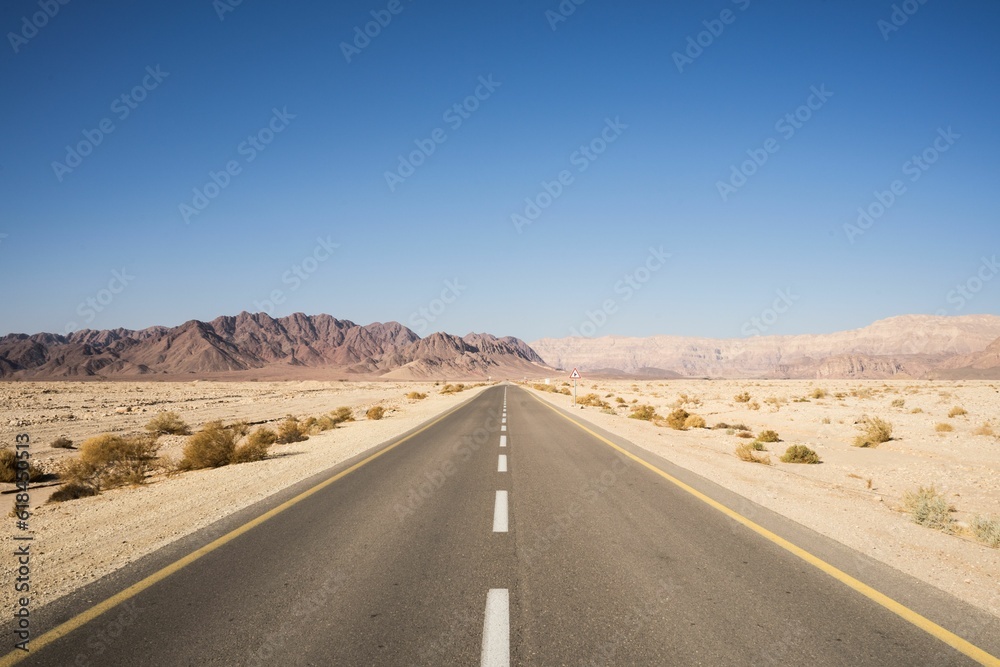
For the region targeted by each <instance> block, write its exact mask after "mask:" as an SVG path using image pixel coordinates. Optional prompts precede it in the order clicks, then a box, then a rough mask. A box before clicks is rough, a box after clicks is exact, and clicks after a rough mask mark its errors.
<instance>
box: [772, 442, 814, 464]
mask: <svg viewBox="0 0 1000 667" xmlns="http://www.w3.org/2000/svg"><path fill="white" fill-rule="evenodd" d="M781 460H782V461H783V462H785V463H819V462H820V459H819V454H817V453H816V452H814V451H813V450H811V449H809V448H808V447H806V446H805V445H792V446H791V447H789V448H788V449H786V450H785V453H784V454H782V455H781Z"/></svg>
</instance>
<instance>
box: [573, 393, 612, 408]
mask: <svg viewBox="0 0 1000 667" xmlns="http://www.w3.org/2000/svg"><path fill="white" fill-rule="evenodd" d="M576 402H577V404H578V405H590V406H593V407H595V408H610V407H611V406H610V405H608V404H607V403H606V402H604V401H602V400H601V397H600V396H598V395H597V394H587V395H586V396H582V397H580V398H578V399H576Z"/></svg>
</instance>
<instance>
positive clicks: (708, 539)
mask: <svg viewBox="0 0 1000 667" xmlns="http://www.w3.org/2000/svg"><path fill="white" fill-rule="evenodd" d="M637 454H638V455H639V456H641V459H642V460H639V458H637ZM644 461H647V462H649V463H644ZM264 465H266V464H264ZM666 466H667V464H665V462H662V461H659V460H658V459H656V458H655V457H653V456H652V455H649V454H648V453H643V452H641V451H640V450H636V449H634V448H632V447H630V446H629V445H628V444H627V443H621V442H615V441H614V440H612V439H610V438H609V437H608V436H606V435H604V434H601V433H598V432H595V431H593V430H592V429H584V428H581V427H580V426H578V425H576V424H574V423H573V422H572V421H571V420H570V419H569V418H568V417H567V416H566V414H564V413H561V412H560V411H557V410H555V409H553V408H551V407H549V406H548V405H547V404H545V403H543V402H542V401H540V400H539V399H537V398H535V397H534V396H532V395H531V394H530V393H528V392H527V391H524V390H522V389H519V388H517V387H514V386H508V385H501V386H497V387H492V388H489V389H487V390H485V391H483V392H482V393H480V394H479V395H478V396H476V397H474V398H472V399H471V400H469V401H468V402H466V403H465V404H463V405H461V406H460V407H459V408H457V409H455V410H454V411H452V412H450V413H448V414H446V415H444V416H443V417H441V418H439V419H437V420H435V421H433V422H431V423H429V424H427V425H425V426H424V427H422V428H421V429H419V430H417V431H415V432H413V433H411V434H409V435H408V436H405V437H404V438H401V439H397V440H394V441H390V442H389V443H386V444H385V445H384V446H383V447H381V448H380V449H379V450H377V451H375V452H372V453H371V454H370V455H369V456H367V457H365V458H363V459H362V460H360V461H355V462H351V463H349V464H345V465H344V466H341V467H340V468H338V469H335V470H334V471H331V474H330V479H328V480H327V481H325V482H324V483H323V484H322V485H321V486H319V487H314V488H313V489H311V490H310V491H308V492H307V493H306V494H303V495H302V496H298V497H296V498H293V499H292V500H290V501H288V502H286V503H284V504H282V505H280V506H278V507H276V508H273V509H272V510H271V514H270V515H268V518H267V519H266V520H264V521H258V522H257V523H256V524H254V525H252V526H249V527H242V528H239V529H237V530H236V531H235V532H234V533H229V534H227V535H226V536H224V537H223V538H221V539H218V540H215V541H209V540H211V539H214V536H211V535H206V537H205V542H206V544H198V545H197V546H200V547H202V548H203V551H202V552H197V553H196V554H195V555H196V556H197V557H194V558H191V557H189V558H188V559H187V560H186V561H182V562H180V563H176V562H171V563H164V564H163V567H162V569H158V570H157V572H156V573H155V574H153V575H152V577H149V576H148V575H149V572H141V573H140V572H139V571H138V570H137V571H136V574H135V577H134V579H133V580H129V579H128V574H127V573H126V574H125V575H121V576H119V577H118V578H116V579H114V580H113V581H109V582H104V583H103V584H102V586H97V587H94V589H93V590H94V591H102V592H112V591H111V587H112V586H113V587H114V590H115V591H124V593H119V595H118V597H116V598H114V599H112V600H110V601H107V600H106V599H105V598H106V597H107V596H103V597H94V598H93V599H90V600H86V599H84V598H82V597H81V598H79V599H77V600H76V601H75V602H74V603H73V605H72V607H71V608H70V607H67V606H66V604H65V603H63V604H62V606H60V605H58V604H57V605H50V607H51V611H47V610H46V609H42V610H39V611H38V612H37V614H36V618H35V622H36V626H35V627H36V629H41V630H42V632H43V633H45V632H46V631H51V632H48V633H47V634H42V635H41V636H36V637H35V640H34V642H33V650H32V651H31V653H30V654H28V655H26V656H25V655H23V654H20V653H14V654H11V655H8V657H7V658H5V659H3V660H0V665H3V664H13V663H14V662H15V661H16V660H18V659H23V660H24V662H23V664H26V665H102V666H103V665H254V664H259V665H476V664H488V665H505V664H515V665H718V664H726V665H729V664H741V665H742V664H747V665H750V664H773V665H778V664H795V665H803V664H810V665H965V664H976V663H977V662H979V663H983V664H997V663H996V662H995V658H992V657H991V656H990V655H989V654H988V653H987V652H986V649H987V648H990V650H993V651H994V652H995V651H996V644H997V643H998V642H1000V639H998V635H997V634H996V633H997V628H998V625H997V623H996V619H994V618H992V617H988V616H985V615H983V614H981V613H978V612H975V611H974V610H971V609H970V608H968V607H966V606H964V605H962V604H961V603H958V602H957V601H954V600H952V599H950V598H949V599H947V600H944V602H942V606H941V614H940V615H941V618H942V619H953V618H962V619H965V620H963V621H961V623H962V624H963V627H949V628H947V629H945V628H944V627H941V626H938V625H935V624H934V623H931V622H930V621H928V623H930V626H928V627H919V625H920V624H919V623H915V621H914V619H913V618H908V617H907V614H906V613H905V612H901V611H900V610H899V609H893V608H892V605H888V606H887V605H886V604H885V603H884V602H879V601H878V600H876V599H873V597H872V596H871V595H868V594H866V593H864V592H863V591H862V592H859V590H858V589H857V588H856V587H855V588H852V587H851V585H849V583H850V580H851V578H850V577H848V576H847V575H844V576H843V577H841V576H839V575H836V574H831V571H825V570H824V569H823V568H822V567H821V566H819V565H817V563H815V562H812V561H810V560H809V558H808V557H807V556H808V555H809V554H811V552H808V551H806V552H805V553H806V554H807V556H803V555H802V554H799V553H796V552H795V551H794V549H792V548H790V547H789V546H788V545H786V544H782V543H781V542H780V539H779V540H774V539H771V538H769V537H768V536H767V535H766V534H765V533H767V532H768V531H767V530H765V529H763V528H760V527H759V526H757V527H758V528H760V530H756V529H755V528H754V527H753V526H756V524H753V525H752V526H750V525H748V524H747V523H746V522H741V521H740V520H739V519H736V518H734V516H733V515H732V514H727V513H726V512H725V511H722V510H720V508H719V507H714V506H713V505H712V504H711V502H707V501H706V499H704V498H701V497H699V496H698V495H697V493H692V491H691V490H690V489H688V488H685V486H684V484H683V483H679V482H678V481H677V480H676V479H675V478H673V477H672V476H671V475H670V474H667V473H663V469H664V468H665V467H666ZM658 471H659V472H658ZM689 478H693V476H690V477H689ZM695 483H697V484H698V485H699V489H701V491H703V492H705V493H709V494H714V493H716V491H715V490H713V489H712V485H710V484H708V483H704V484H702V482H695ZM723 500H726V498H723ZM723 504H724V503H723ZM730 504H731V503H730ZM751 523H752V522H751ZM785 523H787V524H788V526H789V527H788V535H790V536H792V538H794V539H796V540H797V539H798V536H799V535H800V533H798V532H796V530H797V529H796V528H795V527H794V526H793V525H791V524H790V522H785ZM776 525H778V526H779V527H780V526H784V525H785V524H784V523H780V522H779V523H778V524H776ZM771 529H772V530H774V529H775V528H774V526H771ZM790 539H791V538H790ZM809 539H812V540H819V541H821V540H822V538H819V537H811V538H809ZM816 544H819V545H820V546H822V548H824V549H827V550H829V551H830V553H837V552H838V550H840V551H846V550H844V549H843V547H839V546H838V545H832V544H826V543H822V544H820V542H816ZM806 546H810V545H806ZM791 547H795V548H801V545H796V544H791ZM813 558H815V557H813ZM816 560H819V559H816ZM819 562H823V563H825V561H819ZM831 567H832V566H831ZM832 571H834V572H840V570H837V569H836V568H833V569H832ZM873 572H874V573H875V574H876V575H877V574H878V570H877V569H876V570H873ZM841 574H843V573H841ZM845 582H847V583H845ZM866 583H867V584H869V585H875V584H874V582H873V581H868V582H866ZM906 585H907V587H908V588H907V590H909V591H911V592H912V594H913V595H914V596H916V597H918V598H919V597H920V596H921V595H922V594H923V593H926V595H927V596H930V598H933V599H935V600H940V599H941V598H942V594H940V593H939V592H936V591H931V590H930V589H927V587H922V585H921V584H918V583H916V582H907V584H906ZM876 592H877V591H876ZM891 602H895V603H896V604H899V605H900V606H901V607H902V608H903V609H905V610H907V611H910V613H911V614H913V616H915V617H917V618H924V616H920V615H918V614H916V612H912V611H911V610H909V608H908V607H906V606H905V605H902V604H901V603H899V602H896V601H895V600H891ZM95 605H96V606H95ZM101 605H103V606H101ZM98 612H103V613H98ZM925 613H926V612H925ZM115 619H118V622H117V623H114V624H113V625H112V624H111V623H110V622H111V621H114V620H115ZM122 619H124V620H122ZM925 620H926V619H925ZM956 623H958V621H956ZM58 624H62V625H60V626H59V627H56V626H57V625H58ZM40 626H46V627H40ZM109 627H113V629H114V631H113V632H109V631H108V628H109ZM53 628H55V630H53ZM934 628H939V629H940V630H941V632H939V631H937V630H935V629H934ZM112 635H114V636H112ZM962 636H964V637H965V638H966V639H971V640H974V641H972V642H968V643H962V642H964V641H965V640H964V639H962ZM952 637H953V638H954V639H957V640H958V641H957V642H956V641H949V640H950V639H951V638H952ZM984 644H985V645H986V646H983V645H984ZM976 651H979V652H980V653H976ZM991 661H993V662H991Z"/></svg>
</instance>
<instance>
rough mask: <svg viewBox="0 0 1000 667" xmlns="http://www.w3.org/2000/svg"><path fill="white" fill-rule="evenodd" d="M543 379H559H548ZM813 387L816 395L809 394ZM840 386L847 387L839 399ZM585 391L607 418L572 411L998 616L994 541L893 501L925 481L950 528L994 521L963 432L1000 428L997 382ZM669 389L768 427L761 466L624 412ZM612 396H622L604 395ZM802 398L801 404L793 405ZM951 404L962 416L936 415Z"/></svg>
mask: <svg viewBox="0 0 1000 667" xmlns="http://www.w3.org/2000/svg"><path fill="white" fill-rule="evenodd" d="M553 384H554V385H556V386H557V387H558V388H562V386H563V385H562V380H561V379H560V380H559V381H557V382H553ZM817 388H822V389H825V390H826V391H827V392H829V396H828V397H826V398H822V399H815V398H812V397H811V394H812V392H813V391H814V390H815V389H817ZM743 391H747V392H749V393H750V394H751V396H752V397H753V398H752V401H751V403H752V402H753V401H757V402H758V403H759V404H760V405H761V407H760V409H759V410H752V409H750V408H749V407H748V404H746V403H738V402H736V401H735V400H734V396H735V395H736V394H738V393H741V392H743ZM852 391H853V392H854V393H855V394H857V395H855V396H852V395H851V392H852ZM535 393H536V394H537V395H538V396H540V397H541V398H543V399H546V400H548V401H550V402H552V403H553V404H555V405H558V406H560V407H564V408H569V407H571V403H572V398H571V397H570V396H565V395H561V394H553V393H550V392H542V391H536V392H535ZM588 393H596V394H598V396H599V397H601V399H602V400H604V401H606V402H608V403H610V404H611V405H616V406H618V407H617V408H616V409H615V412H616V414H614V415H612V414H605V413H603V412H601V410H600V409H598V408H595V407H587V408H582V409H580V408H576V409H574V412H575V413H576V414H577V415H579V416H581V417H582V418H584V419H586V420H588V421H590V422H592V423H594V424H596V425H597V426H599V427H601V428H603V429H605V430H607V431H610V432H612V433H616V434H618V435H620V436H622V437H624V438H626V439H628V440H629V441H631V442H633V443H635V444H636V445H639V446H640V447H644V448H646V449H648V450H650V451H652V452H655V453H656V454H658V455H660V456H662V457H663V458H665V459H667V460H668V461H671V462H673V463H676V464H677V465H679V466H681V467H683V468H686V469H688V470H691V471H692V472H695V473H697V474H699V475H701V476H703V477H706V478H708V479H710V480H712V481H713V482H716V483H718V484H720V485H722V486H724V487H726V488H728V489H730V490H732V491H735V492H736V493H738V494H740V495H742V496H743V497H745V498H748V499H749V500H752V501H753V502H755V503H758V504H760V505H763V506H764V507H767V508H769V509H771V510H774V511H776V512H779V513H780V514H782V515H784V516H786V517H788V518H790V519H793V520H795V521H797V522H798V523H800V524H802V525H805V526H807V527H809V528H811V529H813V530H815V531H817V532H819V533H822V534H823V535H826V536H828V537H831V538H833V539H835V540H837V541H839V542H841V543H843V544H846V545H847V546H849V547H851V548H853V549H855V550H856V551H859V552H861V553H864V554H867V555H868V556H871V557H872V558H875V559H877V560H880V561H882V562H883V563H886V564H888V565H891V566H892V567H894V568H896V569H898V570H900V571H902V572H905V573H907V574H909V575H911V576H914V577H916V578H918V579H920V580H922V581H925V582H927V583H929V584H932V585H934V586H936V587H938V588H940V589H942V590H944V591H947V592H948V593H951V594H952V595H954V596H956V597H958V598H960V599H962V600H965V601H966V602H969V603H971V604H973V605H975V606H977V607H979V608H981V609H985V610H986V611H988V612H990V613H992V614H994V615H998V616H1000V549H994V548H990V547H987V546H985V545H984V544H982V543H979V542H976V541H974V540H973V539H972V538H971V537H963V536H960V535H948V534H945V533H942V532H939V531H935V530H931V529H929V528H925V527H923V526H919V525H917V524H915V523H913V522H912V521H911V520H910V518H909V516H908V515H907V514H906V513H905V512H904V511H903V508H902V504H903V503H902V498H903V494H904V493H906V492H907V491H913V490H916V489H917V487H918V486H929V485H934V486H935V487H936V488H937V489H938V490H939V491H941V492H943V493H944V494H945V497H946V498H947V499H948V502H949V503H951V504H952V505H953V506H954V507H955V508H956V512H955V513H954V514H953V516H954V517H955V518H956V520H957V521H959V524H960V525H963V524H965V523H967V522H968V521H969V520H970V519H971V518H972V517H973V516H974V515H976V514H980V515H993V516H995V517H996V518H998V519H1000V440H998V439H997V438H996V437H990V436H982V435H974V434H973V431H974V430H975V429H976V428H977V427H978V426H980V425H982V424H983V423H984V422H986V421H989V422H991V423H992V425H993V429H994V430H995V431H996V432H997V433H1000V419H998V417H1000V400H998V399H1000V397H998V395H997V393H998V389H997V383H990V382H968V381H967V382H921V381H887V382H882V381H846V380H815V381H798V380H786V381H781V380H775V381H742V382H741V381H721V380H719V381H707V380H670V381H643V380H640V381H638V382H632V381H618V380H615V381H602V380H595V381H590V380H586V379H585V380H584V381H582V382H581V383H580V387H579V389H578V396H583V395H585V394H588ZM837 393H840V394H844V396H843V398H837V397H836V396H835V394H837ZM608 394H611V396H608ZM682 394H686V395H687V396H688V397H689V398H690V399H697V401H700V403H696V402H689V403H687V404H686V405H685V409H686V410H687V411H688V412H691V413H694V414H698V415H701V416H703V417H704V418H705V420H706V421H707V423H708V426H713V425H715V424H717V423H719V422H726V423H729V424H738V423H743V424H745V425H746V426H748V427H750V428H751V429H752V430H753V432H754V433H755V434H757V433H759V432H760V431H761V430H764V429H772V430H775V431H777V432H778V434H779V435H780V437H781V439H782V442H780V443H773V444H768V445H766V446H767V448H768V450H769V455H770V457H771V461H772V463H773V464H774V465H771V466H764V465H758V464H753V463H747V462H744V461H741V460H739V459H737V458H736V456H735V455H734V451H733V450H734V449H735V447H736V445H737V444H738V443H740V442H747V441H748V440H743V439H740V438H737V437H736V436H735V435H727V432H726V431H725V430H707V429H691V430H688V431H675V430H672V429H669V428H662V427H657V426H655V425H653V424H651V423H649V422H645V421H640V420H635V419H628V418H626V415H627V414H628V413H629V411H630V409H629V408H630V406H631V405H633V403H632V401H633V400H636V401H637V404H650V405H653V406H654V407H655V408H656V411H657V413H658V414H660V415H662V416H666V415H667V414H669V412H670V411H671V410H673V409H674V407H675V402H676V401H678V399H680V398H681V395H682ZM617 396H621V397H622V398H623V399H624V400H625V401H626V403H625V404H624V405H621V404H618V403H617V402H616V400H615V398H616V397H617ZM805 397H809V402H795V399H802V398H805ZM766 399H785V400H786V401H787V402H781V401H780V400H779V401H778V403H779V404H778V405H777V409H775V405H774V404H773V403H770V404H769V403H765V400H766ZM898 399H903V400H904V405H903V407H893V404H892V403H893V401H895V400H898ZM956 405H960V406H962V407H963V408H965V409H966V410H967V411H968V413H969V414H968V415H967V416H963V417H956V418H949V417H948V413H949V411H950V410H951V408H952V407H954V406H956ZM918 407H919V408H920V409H921V410H922V412H920V413H917V414H913V413H912V412H911V410H912V409H913V408H918ZM866 414H867V415H871V416H876V417H881V418H883V419H886V420H888V421H890V422H891V423H892V424H893V426H894V431H893V434H894V437H895V439H894V440H892V441H890V442H887V443H884V444H882V445H881V446H879V447H878V448H876V449H861V448H858V447H853V446H852V445H851V443H852V442H853V439H854V436H855V435H857V433H858V432H859V431H858V427H857V426H856V425H855V422H856V421H858V420H859V419H860V418H861V417H862V416H863V415H866ZM826 420H828V421H829V423H824V421H826ZM939 422H950V423H952V424H953V425H954V428H955V431H954V432H952V433H947V434H945V435H941V434H938V433H937V432H936V431H935V425H936V424H937V423H939ZM791 444H804V445H807V446H809V447H810V448H812V449H814V450H815V451H816V452H817V453H818V454H819V455H820V457H821V458H822V460H823V463H822V464H821V465H797V464H787V463H781V462H780V461H779V460H778V459H779V457H780V456H781V454H782V453H784V450H785V448H786V447H788V446H789V445H791ZM868 480H871V488H868ZM736 509H738V508H736ZM859 564H860V562H859Z"/></svg>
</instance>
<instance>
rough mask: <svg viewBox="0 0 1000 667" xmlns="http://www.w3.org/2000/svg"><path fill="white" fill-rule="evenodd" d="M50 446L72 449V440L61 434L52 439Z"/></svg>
mask: <svg viewBox="0 0 1000 667" xmlns="http://www.w3.org/2000/svg"><path fill="white" fill-rule="evenodd" d="M52 446H53V447H54V448H55V449H73V441H72V440H70V439H69V438H67V437H66V436H64V435H63V436H60V437H58V438H56V439H55V440H53V441H52Z"/></svg>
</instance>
